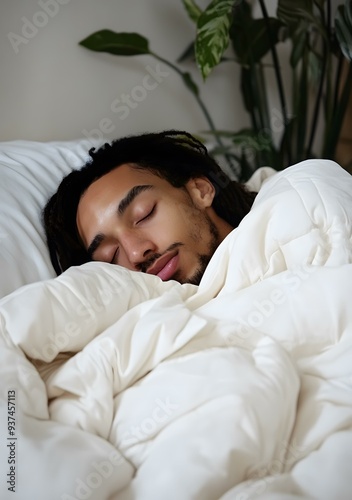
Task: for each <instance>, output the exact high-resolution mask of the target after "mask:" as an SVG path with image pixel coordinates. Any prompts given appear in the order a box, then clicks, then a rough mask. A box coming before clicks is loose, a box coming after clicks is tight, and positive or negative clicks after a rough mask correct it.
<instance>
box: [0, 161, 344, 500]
mask: <svg viewBox="0 0 352 500" xmlns="http://www.w3.org/2000/svg"><path fill="white" fill-rule="evenodd" d="M351 222H352V179H351V177H350V176H349V175H348V174H347V173H346V172H345V171H343V170H342V169H341V168H340V167H339V166H338V165H336V164H335V163H333V162H329V161H313V160H312V161H306V162H303V163H301V164H299V165H296V166H294V167H291V168H289V169H286V170H285V171H283V172H281V173H279V174H276V175H274V176H272V177H271V178H269V179H268V180H267V181H266V182H265V183H264V186H263V187H262V188H261V190H260V193H259V195H258V197H257V199H256V202H255V204H254V206H253V209H252V211H251V212H250V213H249V214H248V216H247V217H246V218H245V219H244V220H243V221H242V223H241V224H240V226H239V227H238V228H237V229H235V230H234V231H233V232H232V233H231V234H230V235H229V236H228V237H227V238H226V239H225V241H224V242H223V243H222V244H221V245H220V247H219V248H218V250H217V251H216V253H215V254H214V257H213V259H212V260H211V262H210V264H209V266H208V268H207V271H206V273H205V275H204V277H203V280H202V282H201V284H200V286H199V287H195V286H192V285H180V284H178V283H176V282H171V281H170V282H167V283H164V282H161V281H160V280H159V278H157V277H154V276H146V275H144V274H141V273H133V272H129V271H127V270H124V269H120V268H118V267H117V266H111V265H108V264H103V263H89V264H86V265H84V266H82V267H80V268H71V269H70V270H69V271H67V272H66V273H64V274H63V275H62V276H61V277H59V278H56V279H54V280H48V281H45V282H41V283H36V284H33V285H28V286H26V287H23V288H21V289H19V290H18V291H16V292H14V293H13V294H11V295H9V296H8V297H6V298H4V299H2V301H1V302H0V312H1V316H0V319H1V336H0V343H1V349H0V371H1V389H2V390H1V392H2V400H3V401H4V405H3V411H2V412H1V420H2V422H1V432H2V439H1V449H0V459H1V472H2V476H1V481H2V484H1V493H0V497H1V498H19V499H21V500H22V499H23V500H24V499H28V500H30V499H36V500H41V499H43V500H48V499H50V500H55V499H60V500H73V499H88V498H90V499H99V500H104V499H110V500H113V499H118V500H120V499H121V500H132V499H136V500H165V499H175V500H176V499H177V500H179V499H182V500H188V499H199V500H207V499H209V500H211V499H219V498H221V499H222V500H225V499H226V500H228V499H236V500H245V499H251V498H268V499H275V498H277V499H280V500H281V499H293V498H316V499H319V500H320V499H327V500H331V499H339V500H342V499H350V498H351V495H352V493H351V492H352V307H351V297H352V238H351ZM8 391H16V418H17V420H16V431H15V436H12V437H10V436H9V430H8V426H7V422H8V420H7V419H8V407H7V395H8ZM11 394H12V393H11ZM11 407H12V406H11ZM14 437H16V438H17V439H16V440H15V439H14ZM8 443H11V445H12V448H10V446H7V445H8ZM11 450H12V451H11ZM10 452H11V453H12V454H11V456H10ZM13 452H14V453H15V458H16V465H15V469H11V470H10V463H9V460H10V459H11V458H13ZM8 473H9V476H7V474H8ZM10 473H11V474H12V479H13V481H14V484H15V494H14V493H13V492H12V491H11V490H9V489H8V488H10V487H11V482H8V483H7V481H10V479H11V475H10Z"/></svg>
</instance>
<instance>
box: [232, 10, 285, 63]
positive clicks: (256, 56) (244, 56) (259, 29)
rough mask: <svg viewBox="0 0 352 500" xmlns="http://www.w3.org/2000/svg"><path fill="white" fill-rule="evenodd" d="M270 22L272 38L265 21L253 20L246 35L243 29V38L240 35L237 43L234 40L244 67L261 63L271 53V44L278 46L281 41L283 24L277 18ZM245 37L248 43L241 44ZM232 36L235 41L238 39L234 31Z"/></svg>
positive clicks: (247, 28) (247, 27)
mask: <svg viewBox="0 0 352 500" xmlns="http://www.w3.org/2000/svg"><path fill="white" fill-rule="evenodd" d="M268 22H269V26H270V32H271V37H272V38H271V37H270V36H269V33H268V26H267V21H266V20H265V19H253V20H252V21H251V22H250V23H248V25H247V26H246V31H245V33H244V31H242V29H241V31H242V36H241V35H240V33H238V35H239V39H238V40H237V41H235V40H234V46H236V53H237V55H238V57H239V60H240V61H241V64H242V65H249V64H250V63H259V62H260V61H261V59H262V58H263V57H264V56H265V55H266V54H267V53H268V52H269V51H270V49H271V43H274V44H275V45H276V44H277V43H278V42H279V41H281V38H280V32H281V28H282V27H283V23H282V22H281V21H279V20H278V19H275V18H269V20H268ZM243 35H244V36H245V38H246V40H247V43H241V39H242V41H243ZM232 36H233V37H234V39H235V38H236V33H235V31H234V30H233V32H232Z"/></svg>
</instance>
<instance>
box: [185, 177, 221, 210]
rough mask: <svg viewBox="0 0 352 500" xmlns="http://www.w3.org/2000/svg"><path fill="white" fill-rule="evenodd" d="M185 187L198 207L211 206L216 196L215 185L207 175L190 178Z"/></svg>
mask: <svg viewBox="0 0 352 500" xmlns="http://www.w3.org/2000/svg"><path fill="white" fill-rule="evenodd" d="M185 188H186V190H187V191H188V194H189V195H190V197H191V199H192V201H193V203H194V204H195V205H196V206H197V207H198V208H208V207H211V205H212V203H213V199H214V196H215V187H214V186H213V184H212V183H211V182H210V180H209V179H208V178H207V177H195V178H194V179H190V180H189V181H188V182H187V183H186V185H185Z"/></svg>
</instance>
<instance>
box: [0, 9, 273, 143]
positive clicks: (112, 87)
mask: <svg viewBox="0 0 352 500" xmlns="http://www.w3.org/2000/svg"><path fill="white" fill-rule="evenodd" d="M208 3H209V2H208V1H206V0H204V1H199V5H203V6H204V5H207V4H208ZM271 3H272V2H271ZM45 5H46V7H45V8H44V7H43V6H45ZM49 8H50V14H46V13H45V9H46V10H48V9H49ZM41 24H42V26H41V27H38V26H39V25H41ZM35 25H37V26H35ZM33 27H34V30H33ZM103 28H109V29H112V30H114V31H137V32H140V33H141V34H144V35H145V36H146V37H148V38H149V40H150V43H151V49H152V50H154V51H155V52H158V53H159V54H160V55H161V56H163V57H165V58H168V59H170V60H173V61H175V60H176V59H177V57H178V56H179V55H180V53H181V52H182V51H183V49H184V48H185V46H186V45H187V44H188V43H189V41H190V40H192V38H193V33H194V25H193V24H192V22H191V21H190V20H189V19H188V16H187V14H186V13H185V11H184V8H183V5H182V1H181V0H167V1H165V0H1V5H0V39H1V43H0V64H1V80H0V140H2V141H4V140H12V139H29V140H40V141H46V140H66V139H77V138H81V137H84V136H86V135H91V133H92V131H93V130H94V129H95V132H94V133H93V135H94V134H95V133H97V129H100V130H102V129H103V132H104V134H103V135H104V137H105V138H107V139H109V138H114V137H118V136H122V135H126V134H131V133H139V132H143V131H147V130H151V131H154V130H162V129H168V128H180V129H185V130H189V131H190V132H192V133H197V132H199V131H202V130H204V129H208V125H207V122H206V121H205V119H204V117H203V115H202V113H201V111H200V109H199V107H198V105H197V104H196V102H195V100H194V98H193V97H192V95H191V94H190V93H189V92H188V91H187V90H186V89H185V87H184V85H183V83H182V82H181V80H180V78H179V76H178V75H177V74H176V73H174V72H172V71H171V70H170V69H168V68H167V67H165V66H163V67H162V69H163V71H165V72H167V76H165V77H163V78H162V81H161V82H159V84H158V86H157V87H156V88H155V89H153V90H148V91H147V94H146V96H145V98H144V99H143V100H141V101H140V102H137V103H134V105H135V104H136V106H135V107H134V109H130V112H129V114H128V116H125V113H124V114H122V113H121V112H120V111H117V107H116V103H117V101H116V99H121V96H122V95H123V94H125V95H126V94H127V95H131V93H132V95H136V96H137V98H139V97H140V96H141V95H142V94H141V93H139V94H138V90H137V91H136V90H135V88H136V87H138V86H140V85H141V84H142V83H143V78H144V77H145V75H147V70H146V66H150V67H151V68H155V67H156V64H157V63H156V61H155V60H154V59H153V58H151V57H149V56H143V57H142V56H137V57H134V58H125V57H116V56H112V55H109V54H102V53H94V52H91V51H88V50H86V49H84V48H83V47H80V46H79V45H78V42H79V41H80V40H82V39H83V38H85V37H86V36H88V35H90V34H91V33H92V32H94V31H97V30H100V29H103ZM11 33H12V34H11ZM16 37H19V38H18V39H16ZM20 37H21V38H20ZM183 67H184V69H185V70H190V71H192V72H193V74H194V75H195V76H194V78H195V79H196V80H197V82H198V83H199V85H200V86H201V93H202V96H203V98H204V100H205V101H206V102H207V105H208V108H209V110H210V111H211V114H212V115H213V118H214V120H215V122H216V125H217V127H218V128H222V129H226V128H229V129H233V128H236V129H237V128H239V127H240V126H245V125H247V124H248V122H247V116H246V113H245V112H244V110H243V106H242V104H241V97H240V94H239V90H238V84H237V83H236V80H234V79H232V78H230V79H226V80H224V79H223V78H222V74H223V72H230V73H231V74H233V75H234V77H235V78H237V76H238V74H239V68H238V67H237V66H236V65H233V64H227V65H222V67H219V68H217V69H216V71H215V72H214V75H212V76H211V77H209V79H208V81H207V83H206V85H203V84H202V82H201V78H200V76H199V74H198V72H197V70H195V69H194V67H193V65H192V64H191V63H188V64H186V65H184V66H183ZM148 81H150V80H148ZM113 103H115V107H114V105H113ZM102 120H103V121H102Z"/></svg>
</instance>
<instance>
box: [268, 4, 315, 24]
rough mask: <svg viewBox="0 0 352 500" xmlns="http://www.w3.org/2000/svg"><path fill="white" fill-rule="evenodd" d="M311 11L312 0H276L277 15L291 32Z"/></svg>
mask: <svg viewBox="0 0 352 500" xmlns="http://www.w3.org/2000/svg"><path fill="white" fill-rule="evenodd" d="M312 12H313V0H278V6H277V11H276V14H277V17H278V18H279V19H281V20H282V21H284V22H285V23H286V24H287V25H288V26H289V28H290V31H291V32H293V31H294V30H295V29H296V26H297V24H298V23H299V21H300V20H301V19H302V18H304V17H305V16H310V15H311V14H312Z"/></svg>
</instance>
